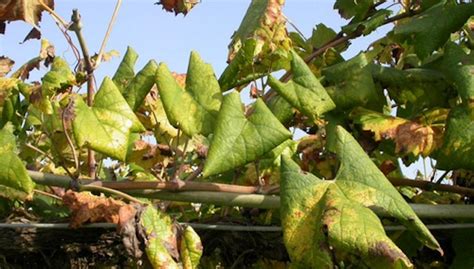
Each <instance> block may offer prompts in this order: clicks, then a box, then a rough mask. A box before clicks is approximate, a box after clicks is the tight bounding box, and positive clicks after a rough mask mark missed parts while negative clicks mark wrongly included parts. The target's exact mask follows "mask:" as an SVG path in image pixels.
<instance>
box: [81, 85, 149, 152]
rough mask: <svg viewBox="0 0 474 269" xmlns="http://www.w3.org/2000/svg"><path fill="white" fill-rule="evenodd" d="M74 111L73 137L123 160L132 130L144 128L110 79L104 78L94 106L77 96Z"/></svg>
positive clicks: (94, 148)
mask: <svg viewBox="0 0 474 269" xmlns="http://www.w3.org/2000/svg"><path fill="white" fill-rule="evenodd" d="M72 113H73V114H74V119H73V121H72V125H73V130H74V137H75V138H76V141H77V143H78V144H79V146H86V147H89V148H91V149H93V150H96V151H98V152H101V153H103V154H105V155H108V156H110V157H113V158H116V159H118V160H122V161H125V156H126V154H127V146H128V140H129V136H130V133H131V132H140V131H143V130H144V128H143V126H142V124H141V123H140V122H139V121H138V119H137V117H136V116H135V114H134V113H133V111H132V110H131V108H130V107H129V105H128V104H127V102H126V101H125V99H124V98H123V97H122V95H121V94H120V92H119V90H118V89H117V87H116V86H115V84H114V83H113V82H112V80H111V79H110V78H105V79H104V81H103V83H102V85H101V87H100V89H99V91H98V92H97V94H96V96H95V100H94V105H93V106H92V107H91V108H90V107H88V106H87V105H86V104H85V103H84V101H83V100H82V98H81V97H80V96H76V97H75V99H74V104H73V110H72Z"/></svg>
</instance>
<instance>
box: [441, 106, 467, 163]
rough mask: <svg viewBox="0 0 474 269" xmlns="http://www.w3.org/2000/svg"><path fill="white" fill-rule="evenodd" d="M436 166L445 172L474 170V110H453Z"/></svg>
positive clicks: (456, 108) (461, 107)
mask: <svg viewBox="0 0 474 269" xmlns="http://www.w3.org/2000/svg"><path fill="white" fill-rule="evenodd" d="M436 160H437V161H438V162H437V164H436V166H437V167H439V168H440V169H444V170H452V169H460V168H464V169H470V170H474V108H473V106H472V105H471V106H458V107H455V108H453V109H452V110H451V112H450V113H449V116H448V121H447V123H446V131H445V133H444V142H443V145H442V146H441V148H440V150H439V152H438V153H437V156H436Z"/></svg>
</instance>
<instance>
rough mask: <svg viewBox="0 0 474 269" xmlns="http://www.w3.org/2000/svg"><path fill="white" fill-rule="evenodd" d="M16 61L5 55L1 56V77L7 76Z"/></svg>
mask: <svg viewBox="0 0 474 269" xmlns="http://www.w3.org/2000/svg"><path fill="white" fill-rule="evenodd" d="M14 64H15V62H14V61H13V60H12V59H10V58H8V57H5V56H0V77H4V76H6V75H7V74H8V73H9V72H10V71H11V70H12V66H13V65H14Z"/></svg>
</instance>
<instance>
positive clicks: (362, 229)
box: [280, 127, 441, 268]
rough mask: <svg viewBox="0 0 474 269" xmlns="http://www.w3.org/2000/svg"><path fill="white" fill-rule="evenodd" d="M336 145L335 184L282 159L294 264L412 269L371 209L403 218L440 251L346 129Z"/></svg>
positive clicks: (338, 134)
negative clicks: (338, 166)
mask: <svg viewBox="0 0 474 269" xmlns="http://www.w3.org/2000/svg"><path fill="white" fill-rule="evenodd" d="M336 143H337V145H336V154H337V156H338V157H339V159H340V162H341V164H340V168H339V171H338V173H337V176H336V179H335V180H334V181H323V180H321V179H319V178H317V177H316V176H314V175H312V174H309V173H305V172H302V171H301V170H300V168H299V166H298V165H297V164H296V163H295V162H293V161H292V160H291V159H289V158H287V157H283V160H282V183H281V199H282V201H281V209H280V210H281V214H282V225H283V230H284V240H285V245H286V247H287V250H288V253H289V254H290V258H291V260H292V262H294V263H296V264H297V265H299V266H300V268H311V267H315V266H318V267H329V268H332V267H333V266H334V264H333V257H335V258H336V259H337V260H338V261H348V262H349V263H350V264H352V263H360V264H361V265H362V266H368V267H371V268H411V267H412V265H411V263H410V261H409V260H408V258H407V257H406V256H405V255H404V254H403V252H401V251H400V250H399V249H398V247H396V245H395V244H394V243H393V242H391V241H390V239H389V238H388V237H387V236H386V235H385V233H384V231H383V227H382V225H381V223H380V221H379V220H378V219H377V217H376V215H375V214H374V213H372V212H371V211H370V210H369V209H370V208H377V209H379V210H382V211H383V212H385V213H387V214H388V215H390V216H392V217H394V218H396V219H398V221H400V222H401V223H402V224H403V225H405V226H406V227H407V228H408V229H409V230H410V231H412V232H414V233H415V235H416V236H417V238H418V240H420V241H421V242H423V243H424V244H425V245H426V246H428V247H430V248H433V249H438V250H440V251H441V249H440V246H439V244H438V243H437V241H436V239H435V238H434V237H433V236H432V235H431V233H430V232H429V230H428V229H427V228H426V227H425V226H424V225H423V223H422V222H421V221H420V220H419V219H418V217H417V216H416V214H415V213H414V212H413V210H412V209H411V207H410V206H409V205H408V204H407V203H406V202H405V200H404V199H403V197H402V196H401V195H400V194H399V193H398V191H397V190H396V189H395V188H394V187H393V186H392V185H391V183H390V182H389V181H388V180H387V179H386V178H385V176H384V175H383V174H382V172H380V171H379V170H378V168H377V167H376V166H375V164H374V163H373V162H372V161H371V160H370V158H369V157H368V156H367V155H366V154H365V152H364V151H363V149H362V148H361V147H360V146H359V144H358V143H357V141H356V140H355V139H354V138H353V137H352V136H351V135H350V134H349V133H347V132H346V131H345V130H344V129H343V128H342V127H338V128H337V131H336ZM301 242H311V244H302V243H301Z"/></svg>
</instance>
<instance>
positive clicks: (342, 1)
mask: <svg viewBox="0 0 474 269" xmlns="http://www.w3.org/2000/svg"><path fill="white" fill-rule="evenodd" d="M379 1H380V0H360V1H353V0H337V1H336V3H335V4H334V9H337V10H339V14H340V15H341V17H343V18H345V19H350V18H353V19H352V21H353V22H359V21H361V20H363V19H364V18H365V16H366V15H367V13H368V12H369V11H370V9H371V8H372V7H373V6H374V4H375V3H377V2H379Z"/></svg>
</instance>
